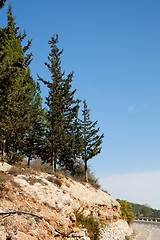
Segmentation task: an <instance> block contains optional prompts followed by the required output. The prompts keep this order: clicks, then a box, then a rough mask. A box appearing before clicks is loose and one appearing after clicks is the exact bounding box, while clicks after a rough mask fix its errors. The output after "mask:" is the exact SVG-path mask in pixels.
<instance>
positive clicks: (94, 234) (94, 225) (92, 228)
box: [75, 212, 100, 240]
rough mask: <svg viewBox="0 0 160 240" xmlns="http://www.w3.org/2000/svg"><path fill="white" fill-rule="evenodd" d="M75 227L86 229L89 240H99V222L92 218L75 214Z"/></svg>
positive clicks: (78, 213)
mask: <svg viewBox="0 0 160 240" xmlns="http://www.w3.org/2000/svg"><path fill="white" fill-rule="evenodd" d="M75 215H76V219H77V225H82V226H83V227H84V228H86V229H87V231H88V234H89V237H90V239H91V240H99V239H100V227H99V222H98V221H97V220H95V219H94V218H93V217H92V216H89V217H85V216H84V215H83V214H82V213H80V212H76V213H75Z"/></svg>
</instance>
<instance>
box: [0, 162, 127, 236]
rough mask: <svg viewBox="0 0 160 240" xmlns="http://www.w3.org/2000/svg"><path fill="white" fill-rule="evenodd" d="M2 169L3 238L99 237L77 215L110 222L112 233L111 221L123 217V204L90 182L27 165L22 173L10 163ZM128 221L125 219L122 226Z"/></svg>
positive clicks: (0, 207) (0, 210) (0, 230)
mask: <svg viewBox="0 0 160 240" xmlns="http://www.w3.org/2000/svg"><path fill="white" fill-rule="evenodd" d="M0 170H1V171H0V180H1V183H0V190H1V191H0V221H1V225H0V239H2V240H5V239H8V240H9V239H14V240H16V239H17V240H20V239H23V240H28V239H30V240H35V239H40V240H48V239H50V240H52V239H57V240H59V239H70V240H71V239H77V240H78V239H81V240H82V239H83V240H85V239H86V240H87V239H96V238H94V233H93V231H91V232H89V231H87V230H86V229H85V228H84V227H83V223H81V224H80V223H79V222H78V220H77V216H81V217H82V216H83V219H87V218H88V221H91V219H92V220H93V219H94V221H93V222H92V224H95V223H96V221H95V220H98V221H100V222H101V223H102V222H103V227H104V223H105V225H106V224H107V223H108V229H109V231H110V236H111V234H112V233H111V232H112V230H113V229H111V225H110V223H111V222H113V221H114V222H115V220H119V219H120V216H121V212H120V205H119V203H118V202H117V201H116V200H115V199H113V198H112V197H111V196H110V195H109V194H107V193H106V192H104V191H102V190H100V189H95V188H94V187H93V186H91V185H90V184H89V183H80V182H77V181H75V180H73V179H71V178H69V177H64V176H63V175H61V174H55V175H53V174H52V175H51V174H48V173H44V172H40V171H35V170H30V169H25V168H22V169H19V170H18V171H19V172H18V171H17V170H16V168H15V167H13V168H12V167H11V166H9V165H7V164H4V165H3V166H2V164H1V165H0ZM120 221H121V220H120ZM117 223H118V221H117ZM92 224H91V225H92ZM113 224H114V227H115V228H116V227H117V226H116V223H112V225H113ZM125 224H126V223H125ZM125 224H122V222H121V225H122V228H124V225H125ZM125 226H126V225H125ZM118 227H119V226H118ZM126 229H127V227H126ZM126 229H125V231H128V229H127V230H126ZM123 230H124V229H123ZM121 232H122V229H121ZM103 233H104V236H106V234H107V233H106V227H105V228H104V230H103V231H102V230H101V234H103ZM97 239H98V238H97ZM103 239H106V238H105V237H104V238H103ZM110 239H112V238H110Z"/></svg>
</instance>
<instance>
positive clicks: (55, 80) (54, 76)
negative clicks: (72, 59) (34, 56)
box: [39, 35, 79, 171]
mask: <svg viewBox="0 0 160 240" xmlns="http://www.w3.org/2000/svg"><path fill="white" fill-rule="evenodd" d="M57 43H58V35H55V36H53V37H52V38H51V40H50V41H49V45H50V47H51V53H50V54H49V57H48V60H49V63H45V65H46V66H47V67H48V69H49V71H50V72H51V81H46V80H44V79H42V78H41V77H39V80H40V81H42V82H43V83H44V84H45V85H47V87H48V89H49V94H48V97H47V98H46V104H47V107H48V113H47V119H48V124H49V125H48V131H47V139H48V143H46V148H45V149H46V151H45V150H44V153H45V156H44V160H45V158H48V160H49V162H50V163H51V164H52V166H53V171H56V169H57V164H62V162H63V164H65V163H64V157H63V153H64V152H66V151H68V153H69V152H70V148H71V146H70V144H71V137H72V133H73V122H74V121H75V119H76V117H77V114H78V108H79V100H74V94H75V91H76V90H73V91H72V90H71V87H72V86H71V83H72V78H73V73H70V74H69V75H68V76H67V78H65V77H64V72H62V70H61V60H60V57H61V54H62V52H63V51H61V50H59V49H58V47H57ZM62 159H63V160H62Z"/></svg>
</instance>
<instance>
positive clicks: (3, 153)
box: [2, 140, 6, 164]
mask: <svg viewBox="0 0 160 240" xmlns="http://www.w3.org/2000/svg"><path fill="white" fill-rule="evenodd" d="M5 143H6V140H4V141H3V143H2V164H3V163H4V161H5Z"/></svg>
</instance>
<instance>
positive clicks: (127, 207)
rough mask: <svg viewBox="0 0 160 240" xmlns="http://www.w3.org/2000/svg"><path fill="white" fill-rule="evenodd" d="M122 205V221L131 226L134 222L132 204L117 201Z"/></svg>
mask: <svg viewBox="0 0 160 240" xmlns="http://www.w3.org/2000/svg"><path fill="white" fill-rule="evenodd" d="M117 201H118V202H119V203H120V205H121V216H122V219H124V220H126V221H127V222H128V223H129V224H130V223H131V222H132V221H133V220H134V213H133V211H132V203H130V202H127V201H125V200H120V199H117Z"/></svg>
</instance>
